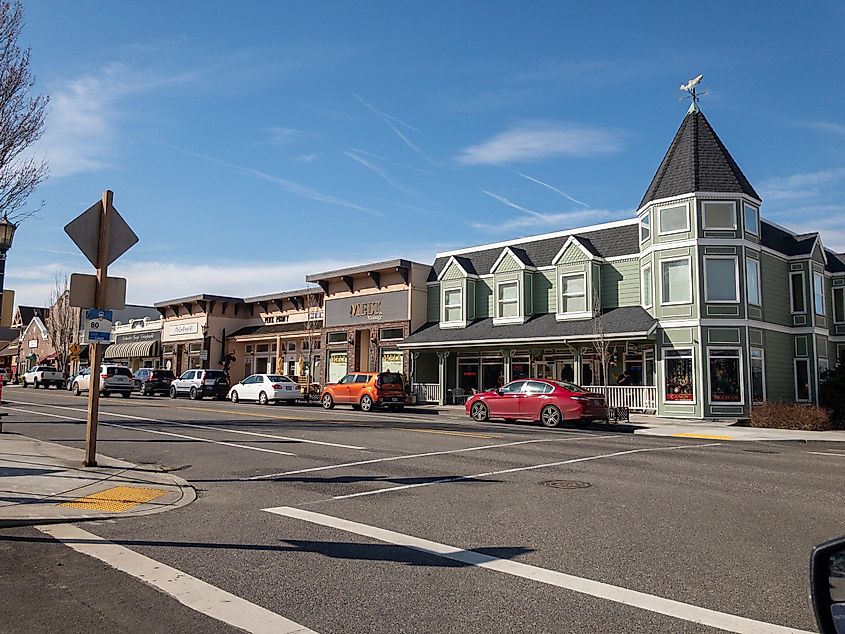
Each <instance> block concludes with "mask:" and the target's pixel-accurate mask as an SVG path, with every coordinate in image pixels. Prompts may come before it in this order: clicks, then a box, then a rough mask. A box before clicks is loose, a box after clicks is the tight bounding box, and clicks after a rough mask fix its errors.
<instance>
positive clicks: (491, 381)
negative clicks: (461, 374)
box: [481, 359, 505, 390]
mask: <svg viewBox="0 0 845 634" xmlns="http://www.w3.org/2000/svg"><path fill="white" fill-rule="evenodd" d="M504 384H505V366H504V365H503V363H502V361H501V359H499V360H495V359H489V360H487V359H482V361H481V389H483V390H494V389H496V388H497V387H502V386H503V385H504Z"/></svg>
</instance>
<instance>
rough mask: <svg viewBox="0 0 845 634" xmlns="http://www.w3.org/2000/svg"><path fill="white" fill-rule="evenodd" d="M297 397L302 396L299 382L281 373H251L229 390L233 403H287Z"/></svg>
mask: <svg viewBox="0 0 845 634" xmlns="http://www.w3.org/2000/svg"><path fill="white" fill-rule="evenodd" d="M298 398H302V390H301V389H300V387H299V384H297V383H295V382H294V381H292V380H291V379H289V378H288V377H286V376H283V375H281V374H253V375H251V376H248V377H246V378H245V379H244V380H243V381H241V382H240V383H235V384H234V385H233V386H232V388H231V389H230V390H229V400H230V401H232V402H233V403H237V402H238V401H258V402H259V403H260V404H261V405H267V404H268V403H271V402H272V403H278V402H279V401H281V402H282V403H285V404H286V405H289V404H290V403H293V402H295V401H296V399H298Z"/></svg>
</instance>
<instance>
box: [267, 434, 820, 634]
mask: <svg viewBox="0 0 845 634" xmlns="http://www.w3.org/2000/svg"><path fill="white" fill-rule="evenodd" d="M699 446H701V445H699ZM263 510H265V511H267V512H269V513H274V514H276V515H281V516H284V517H290V518H293V519H299V520H303V521H306V522H311V523H312V524H318V525H320V526H326V527H329V528H335V529H338V530H341V531H345V532H347V533H353V534H355V535H361V536H363V537H368V538H370V539H374V540H376V541H380V542H384V543H387V544H394V545H397V546H404V547H406V548H412V549H414V550H419V551H422V552H424V553H430V554H433V555H438V556H440V557H444V558H446V559H451V560H453V561H459V562H461V563H464V564H469V565H472V566H478V567H479V568H486V569H488V570H495V571H496V572H502V573H505V574H508V575H512V576H514V577H521V578H523V579H528V580H530V581H537V582H539V583H544V584H546V585H550V586H557V587H559V588H564V589H566V590H573V591H575V592H580V593H581V594H587V595H590V596H593V597H598V598H600V599H606V600H608V601H613V602H615V603H622V604H625V605H630V606H633V607H636V608H640V609H643V610H648V611H650V612H656V613H658V614H665V615H667V616H671V617H674V618H676V619H682V620H684V621H689V622H692V623H700V624H702V625H708V626H710V627H715V628H718V629H720V630H725V631H727V632H737V633H739V634H811V633H809V632H806V631H805V630H796V629H793V628H789V627H784V626H782V625H774V624H771V623H765V622H763V621H755V620H753V619H749V618H745V617H742V616H736V615H733V614H727V613H725V612H718V611H716V610H711V609H709V608H703V607H699V606H697V605H692V604H689V603H682V602H680V601H675V600H673V599H665V598H663V597H658V596H655V595H653V594H647V593H645V592H639V591H637V590H630V589H628V588H623V587H620V586H614V585H611V584H609V583H603V582H601V581H594V580H592V579H585V578H583V577H576V576H574V575H569V574H566V573H563V572H557V571H555V570H549V569H547V568H540V567H539V566H532V565H529V564H524V563H520V562H517V561H512V560H510V559H500V558H498V557H492V556H490V555H485V554H482V553H479V552H475V551H472V550H462V549H461V548H457V547H455V546H449V545H448V544H440V543H438V542H433V541H429V540H427V539H422V538H419V537H414V536H412V535H405V534H403V533H397V532H394V531H390V530H386V529H383V528H378V527H375V526H368V525H367V524H360V523H358V522H352V521H349V520H344V519H341V518H339V517H332V516H331V515H323V514H322V513H314V512H311V511H305V510H302V509H297V508H292V507H289V506H280V507H277V508H268V509H263ZM623 629H624V628H623Z"/></svg>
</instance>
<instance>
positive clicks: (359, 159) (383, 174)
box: [344, 150, 415, 194]
mask: <svg viewBox="0 0 845 634" xmlns="http://www.w3.org/2000/svg"><path fill="white" fill-rule="evenodd" d="M344 154H345V155H346V156H348V157H349V158H351V159H352V160H353V161H355V162H356V163H358V164H360V165H363V166H364V167H366V168H367V169H368V170H370V171H371V172H372V173H373V174H375V175H376V176H378V177H379V178H381V179H382V180H384V181H385V182H386V183H387V184H388V185H390V186H391V187H393V188H394V189H397V190H399V191H400V192H402V193H403V194H413V193H415V192H414V190H413V189H408V188H407V187H404V186H402V185H400V184H399V183H397V182H396V181H395V180H394V179H393V178H391V176H390V174H388V173H387V170H385V169H384V168H382V167H381V166H379V165H376V164H375V163H373V162H372V161H370V160H368V159H366V158H364V157H363V156H359V155H358V154H357V153H356V152H354V151H352V150H347V151H345V152H344Z"/></svg>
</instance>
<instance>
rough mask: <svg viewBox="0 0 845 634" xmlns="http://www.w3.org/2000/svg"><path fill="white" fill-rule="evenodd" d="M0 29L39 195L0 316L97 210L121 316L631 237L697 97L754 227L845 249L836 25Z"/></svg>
mask: <svg viewBox="0 0 845 634" xmlns="http://www.w3.org/2000/svg"><path fill="white" fill-rule="evenodd" d="M646 4H647V5H648V6H642V5H646ZM24 6H25V10H26V20H27V24H26V28H25V31H24V37H23V39H24V41H25V43H27V44H29V45H30V46H31V47H32V60H33V71H34V73H35V74H36V77H37V81H38V87H39V89H41V90H43V91H46V92H48V93H49V94H50V95H51V97H52V102H51V111H50V114H49V117H48V121H47V132H46V134H45V136H44V139H43V141H42V142H41V143H40V145H39V146H38V148H37V150H36V151H37V152H40V153H41V154H42V155H44V156H46V157H47V159H48V161H49V163H50V165H51V171H52V175H51V177H50V179H49V180H48V181H46V182H45V183H44V184H43V185H42V186H41V187H40V188H39V190H38V191H37V192H36V194H35V196H34V197H33V203H37V202H38V201H40V200H42V199H43V200H44V201H45V207H44V209H43V210H42V211H41V212H40V214H39V217H38V218H35V219H31V220H29V221H27V222H26V223H25V224H24V225H22V226H21V228H20V229H19V231H18V234H17V236H16V238H15V246H14V248H13V250H12V251H11V252H10V254H9V260H8V266H7V277H6V286H7V288H14V289H16V291H17V293H18V301H19V302H20V303H36V304H37V303H44V302H46V301H47V300H48V298H49V294H50V288H51V287H52V280H53V279H54V277H55V274H56V273H57V272H66V273H70V272H90V264H89V263H88V262H87V260H85V259H84V258H83V257H82V256H81V255H78V254H77V253H76V248H75V246H74V245H73V244H72V243H71V242H70V240H69V239H68V238H67V237H66V236H65V235H64V233H63V232H62V231H61V227H62V226H64V224H66V223H67V222H68V221H69V220H71V219H72V218H73V217H74V216H76V215H77V214H78V213H79V212H81V211H83V210H84V209H86V208H87V207H88V206H89V205H90V204H92V203H93V202H94V201H95V200H97V199H98V197H99V196H100V193H101V192H102V190H103V189H106V188H110V189H113V190H114V191H115V206H116V207H117V208H118V209H119V210H120V212H121V214H122V215H123V216H124V217H125V218H126V219H127V221H128V222H129V223H130V225H131V226H132V227H133V228H134V229H135V230H136V232H137V233H138V235H139V236H140V238H141V240H140V243H139V244H138V245H137V246H135V247H134V248H133V249H132V250H130V251H129V252H128V253H127V254H126V255H125V256H124V257H123V258H121V259H120V260H119V261H118V262H117V263H115V265H114V266H113V268H112V271H111V272H112V273H113V274H120V275H125V276H126V277H127V278H128V279H129V285H128V291H127V295H128V300H129V301H131V302H136V303H146V302H153V301H157V300H162V299H168V298H172V297H178V296H182V295H188V294H194V293H200V292H208V293H224V294H233V295H252V294H260V293H270V292H275V291H282V290H286V289H290V288H297V287H300V286H302V285H303V279H304V275H305V274H306V273H308V272H318V271H321V270H326V269H328V268H333V267H336V266H342V265H347V264H358V263H365V262H368V261H374V260H379V259H384V258H388V257H397V256H401V257H406V258H410V259H416V260H420V261H423V262H430V261H431V260H432V258H433V255H434V253H435V252H436V251H441V250H447V249H452V248H457V247H460V246H468V245H473V244H481V243H484V242H492V241H498V240H502V239H506V238H512V237H518V236H522V235H531V234H536V233H544V232H548V231H556V230H560V229H565V228H570V227H575V226H582V225H586V224H595V223H598V222H603V221H609V220H616V219H620V218H626V217H631V216H632V215H633V213H634V210H635V208H636V205H637V204H638V203H639V200H640V198H641V196H642V194H643V192H644V191H645V189H646V187H647V186H648V183H649V181H650V179H651V177H652V175H653V174H654V171H655V170H656V168H657V165H658V164H659V162H660V159H661V158H662V156H663V154H664V152H665V151H666V148H667V147H668V145H669V143H670V141H671V139H672V136H673V135H674V133H675V131H676V129H677V127H678V125H679V123H680V121H681V120H682V118H683V116H684V113H685V112H686V108H687V103H686V102H681V101H679V96H680V93H679V91H678V86H679V84H680V83H681V82H685V81H686V80H688V79H689V78H690V77H693V76H695V75H697V74H698V73H703V74H704V82H703V84H702V87H703V89H704V90H705V91H707V92H708V94H707V95H706V96H704V97H703V98H702V103H701V106H702V110H703V111H704V112H705V113H706V115H707V116H708V118H709V119H710V122H711V123H712V124H713V126H714V128H715V129H716V131H717V132H718V133H719V135H720V136H721V138H722V140H723V141H724V142H725V144H726V145H727V147H728V149H729V150H730V151H731V153H732V154H733V156H734V158H735V159H736V160H737V162H738V163H739V164H740V166H741V167H742V169H743V171H744V172H745V174H746V175H747V176H748V178H749V179H750V180H751V182H752V184H753V185H754V186H755V188H756V189H757V190H758V192H760V194H761V196H762V197H763V215H764V216H766V217H768V218H770V219H772V220H775V221H776V222H779V223H781V224H785V225H787V226H789V227H792V228H794V229H797V230H802V231H803V230H821V231H822V237H823V240H824V241H825V243H826V244H827V245H828V246H830V247H831V248H836V249H838V250H845V226H843V218H845V198H843V194H845V153H844V152H843V147H845V106H843V103H845V88H843V86H842V76H843V70H845V68H843V66H845V64H843V59H845V4H843V3H841V2H839V3H835V2H831V3H823V2H816V3H812V4H803V3H788V2H711V3H707V5H706V7H705V5H704V4H701V3H678V2H671V3H670V2H667V3H632V2H619V3H560V2H538V3H524V2H509V3H505V2H497V3H492V2H461V3H454V2H450V3H447V2H424V3H423V2H419V3H414V4H411V3H395V2H383V3H375V2H354V3H353V2H319V3H314V2H312V3H305V2H270V1H269V0H268V1H266V2H239V3H232V2H208V1H204V2H170V3H165V2H145V3H118V2H85V1H78V2H57V1H51V0H39V1H38V2H35V1H28V2H25V5H24Z"/></svg>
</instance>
